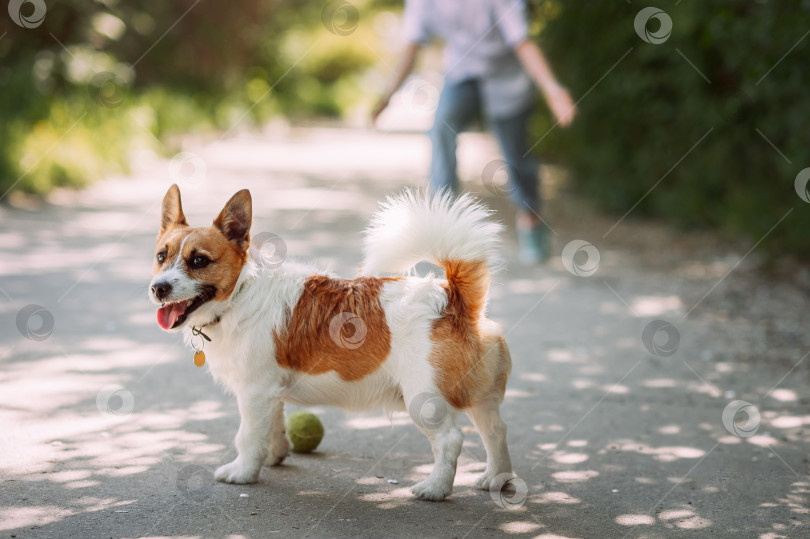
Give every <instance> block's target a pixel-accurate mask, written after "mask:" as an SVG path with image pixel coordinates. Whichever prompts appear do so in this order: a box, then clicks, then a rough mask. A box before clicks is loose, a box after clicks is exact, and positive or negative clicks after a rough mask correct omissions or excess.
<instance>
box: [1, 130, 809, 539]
mask: <svg viewBox="0 0 810 539" xmlns="http://www.w3.org/2000/svg"><path fill="white" fill-rule="evenodd" d="M428 150H429V148H428V142H427V140H426V138H425V137H423V136H421V135H408V134H383V135H381V134H377V133H370V132H365V131H352V130H338V129H298V130H292V131H290V132H287V133H283V134H273V133H268V134H264V135H241V136H238V137H235V138H232V139H229V140H227V141H223V142H217V143H210V144H207V145H201V146H198V147H195V148H191V149H190V151H191V152H192V153H193V154H194V155H187V156H185V157H186V159H185V160H183V156H181V158H177V159H175V160H174V161H173V162H172V161H156V162H154V163H153V164H151V165H149V166H148V167H145V168H144V170H141V171H139V172H138V174H136V175H135V176H134V177H132V178H120V179H111V180H108V181H104V182H101V183H98V184H96V185H94V186H93V187H91V188H90V189H88V190H87V191H84V192H81V193H78V194H65V193H63V194H61V195H57V196H55V197H53V199H52V200H51V201H50V202H49V203H47V204H44V205H42V206H41V207H39V208H30V209H22V208H18V207H16V208H15V207H8V206H6V207H2V208H0V260H2V262H0V289H1V290H0V316H2V320H3V322H2V324H0V433H2V436H0V474H1V475H0V478H1V479H2V487H0V537H137V536H158V535H173V536H202V537H223V536H234V537H297V536H309V537H421V536H431V537H478V536H487V537H488V536H501V535H504V534H506V535H514V536H540V537H625V536H626V537H681V536H683V537H707V536H710V537H735V538H737V537H762V538H766V537H767V538H771V537H807V536H808V535H809V534H810V516H809V515H808V512H810V477H808V472H809V470H810V469H809V465H808V454H810V411H808V405H809V404H810V399H809V398H808V391H807V387H808V381H810V380H809V379H808V378H809V377H808V372H810V370H809V369H808V365H810V360H807V359H806V357H807V353H808V351H809V350H810V341H809V340H808V337H807V335H806V328H807V327H808V323H810V320H809V319H808V316H809V315H810V313H808V309H807V308H806V306H807V300H808V298H807V295H806V293H804V292H801V291H800V290H798V289H796V288H794V287H792V286H791V285H788V284H785V283H777V282H773V283H772V282H767V281H762V280H758V278H757V277H756V275H755V273H753V272H752V271H749V270H750V268H748V267H747V264H748V262H750V260H751V258H750V257H744V256H743V255H745V251H746V249H745V248H743V249H741V250H739V252H737V251H735V250H734V249H733V248H729V249H727V250H726V251H723V252H718V251H715V250H714V249H713V248H707V249H705V250H704V251H700V250H693V249H692V248H691V245H692V243H690V241H692V239H690V238H689V237H684V236H679V235H677V234H674V233H671V232H667V231H663V232H660V234H661V235H656V234H658V233H657V232H655V233H653V232H654V231H653V232H651V230H652V229H651V228H648V227H644V228H639V227H638V225H634V224H632V223H631V222H622V224H621V225H619V226H618V227H616V228H615V229H614V228H612V226H613V224H614V223H615V220H613V219H605V218H601V217H598V216H594V215H592V214H591V213H589V210H587V209H584V210H583V209H582V208H581V207H580V206H577V205H576V204H574V203H573V202H571V201H569V200H568V198H567V196H568V195H566V194H562V195H560V196H559V197H557V198H552V200H551V201H550V203H549V214H550V215H552V217H553V221H552V224H553V226H554V232H555V252H556V253H557V255H558V256H557V257H555V258H554V259H553V260H552V261H551V263H549V264H548V265H547V266H546V267H539V268H524V267H520V266H519V265H517V263H516V261H515V256H514V255H515V247H514V239H513V237H512V235H510V236H509V237H508V238H507V247H506V255H507V259H508V262H509V264H508V267H507V269H506V270H505V271H504V272H502V273H500V274H499V275H498V276H497V278H496V282H495V283H494V284H493V288H492V294H491V295H492V299H491V303H490V316H491V318H493V319H495V320H497V321H499V322H501V323H502V324H503V326H504V327H505V329H506V331H507V341H508V342H509V345H510V347H511V350H512V356H513V360H514V370H513V374H512V377H511V380H510V383H509V386H508V387H509V389H508V392H507V398H506V402H505V405H504V407H503V414H504V418H505V420H506V422H507V423H508V424H509V427H510V430H509V443H510V447H511V452H512V456H513V461H514V466H515V472H516V473H517V475H518V476H519V477H520V480H521V482H522V483H519V484H518V486H520V485H522V484H523V483H525V486H526V492H525V495H521V494H520V493H518V494H516V496H515V497H513V498H512V499H511V500H504V499H502V498H499V497H498V496H491V494H490V493H488V492H482V491H478V490H476V489H475V488H474V487H473V486H472V484H473V480H474V478H475V477H476V476H477V474H478V473H480V472H481V471H482V470H483V468H484V464H483V458H484V451H483V447H482V444H481V441H480V438H479V437H478V435H477V434H475V433H474V431H473V430H472V428H471V427H470V426H469V423H468V422H467V421H466V419H464V420H463V421H462V423H463V425H464V431H465V433H466V438H465V443H464V451H463V452H462V457H461V459H460V462H459V470H458V475H457V478H456V486H455V492H454V494H453V495H452V496H451V497H450V498H449V499H447V500H446V501H444V502H441V503H430V502H423V501H419V500H416V499H414V498H413V497H412V496H411V495H410V492H409V487H410V485H412V484H413V483H415V482H416V481H418V480H420V479H421V478H423V477H424V476H425V475H426V474H427V473H428V471H429V470H430V465H431V462H432V456H431V453H430V447H429V444H428V442H427V440H426V439H425V438H424V437H423V436H422V435H421V434H420V433H419V432H418V430H417V429H416V428H415V427H414V426H413V425H412V424H411V423H410V420H409V419H408V418H407V416H405V415H401V416H395V417H394V418H393V420H389V418H387V417H385V416H384V415H382V414H381V413H380V414H367V415H347V414H344V413H343V412H341V411H338V410H332V409H326V408H323V409H321V408H315V409H312V410H313V411H314V412H315V413H317V414H318V415H319V416H320V417H321V418H322V419H323V422H324V424H325V426H326V437H325V439H324V440H323V442H322V444H321V446H320V447H319V450H318V452H317V453H315V454H312V455H306V456H301V455H295V454H293V455H292V456H291V457H290V458H289V459H288V460H287V461H286V462H285V465H284V466H282V467H279V468H273V469H269V468H265V469H264V470H263V471H262V475H261V482H260V483H259V484H256V485H249V486H235V485H226V484H221V483H216V482H214V481H213V475H212V474H213V470H214V469H215V468H216V467H217V466H218V465H220V464H222V463H225V462H229V461H230V460H232V458H233V457H234V449H233V437H234V435H235V433H236V429H237V427H238V419H239V417H238V412H237V409H236V403H235V400H234V399H233V398H232V397H231V396H229V395H225V394H224V393H223V391H222V390H221V389H220V388H219V387H217V386H216V385H215V384H214V383H213V381H212V379H211V377H210V375H209V374H208V373H207V372H206V370H205V369H198V368H196V367H195V366H194V365H193V362H192V355H191V353H190V351H189V350H187V349H186V348H184V346H183V345H182V343H181V342H180V340H179V337H178V336H172V335H168V334H166V333H164V332H162V331H161V330H160V329H159V328H158V325H157V323H156V321H155V314H154V309H153V307H152V306H151V305H150V304H149V303H148V302H147V300H146V287H147V284H148V282H149V279H150V274H151V257H152V251H153V246H154V238H155V235H156V233H157V227H158V218H159V204H160V201H161V198H162V196H163V194H164V193H165V191H166V189H167V188H168V186H169V185H170V184H171V183H172V181H173V180H176V181H178V183H179V184H180V187H181V191H182V194H183V202H184V206H185V210H186V214H187V217H188V219H189V222H190V223H191V224H194V225H199V224H204V223H208V222H210V220H211V219H213V217H214V216H215V215H216V213H217V212H218V211H219V209H220V208H221V207H222V205H223V204H224V203H225V201H226V200H227V199H228V197H229V196H230V195H231V194H233V193H234V192H235V191H237V190H238V189H241V188H245V187H246V188H249V189H250V190H251V192H252V194H253V199H254V216H255V220H254V226H253V233H254V235H255V234H258V233H260V232H271V233H274V234H277V235H278V236H280V237H282V238H283V239H284V241H285V243H286V246H287V250H288V257H292V258H304V259H315V260H317V261H319V262H320V263H321V264H323V265H325V266H329V267H331V268H332V269H333V270H334V271H336V272H338V273H341V274H344V275H353V274H354V272H355V270H356V266H357V264H358V263H359V262H360V239H361V237H360V232H361V230H362V228H363V227H364V226H365V222H366V220H367V218H368V216H369V214H370V212H371V211H372V210H373V209H374V208H375V206H376V204H377V203H378V201H380V200H381V199H382V198H383V197H384V196H385V195H386V194H387V193H390V192H394V191H398V190H399V189H400V188H402V187H403V186H420V185H422V184H423V181H424V179H423V177H424V171H425V170H426V168H427V159H428ZM195 156H196V157H195ZM497 158H498V156H497V153H496V152H495V150H494V148H493V146H492V144H491V143H490V142H489V141H488V139H486V138H485V137H481V136H469V137H467V138H465V140H464V143H463V147H462V155H461V159H460V160H461V162H462V163H464V167H465V168H464V170H463V174H464V175H465V176H468V177H471V178H473V179H474V180H475V181H472V182H470V183H469V184H468V188H470V189H472V190H477V191H479V192H480V193H481V195H482V196H483V197H484V198H485V200H487V202H488V203H490V204H491V205H493V206H494V207H496V208H497V209H498V212H499V217H501V218H502V219H503V220H504V221H506V222H507V223H511V222H512V219H513V216H512V214H511V213H510V212H511V210H510V207H509V204H508V203H507V202H506V201H505V200H504V199H503V197H497V196H495V194H493V192H491V191H497V189H493V188H491V186H490V189H489V190H488V189H485V188H484V187H483V186H482V185H481V180H480V177H481V176H480V173H476V171H481V170H483V169H484V168H485V166H486V165H487V164H488V163H490V162H491V161H492V160H494V159H497ZM184 163H185V164H184ZM203 164H204V166H203ZM195 166H196V168H195ZM203 168H204V169H205V170H203ZM801 211H807V208H806V207H804V208H801ZM782 226H790V222H789V219H788V220H786V222H785V223H784V224H783V225H782ZM606 232H609V235H608V234H606ZM512 233H513V232H512ZM661 238H666V241H667V242H668V243H666V244H663V245H662V244H661V241H663V240H661ZM573 240H583V241H585V242H588V243H589V244H592V245H593V246H594V247H593V248H592V249H591V248H590V247H588V246H587V245H584V244H579V245H580V246H583V245H584V248H583V249H580V251H579V252H578V253H576V254H575V253H574V252H575V251H576V249H575V248H572V247H569V250H571V249H573V250H571V251H570V253H569V252H566V256H564V257H561V256H560V254H561V253H562V252H563V248H564V247H565V246H567V245H571V244H570V243H569V242H571V241H573ZM749 246H750V245H749ZM589 249H591V250H589ZM595 253H598V255H599V260H598V264H597V263H596V258H595ZM569 255H570V256H569ZM752 256H753V255H752ZM741 259H742V260H743V261H742V263H739V262H740V260H741ZM566 264H567V265H566ZM592 270H593V271H592ZM577 274H578V275H577ZM29 305H35V306H40V307H41V308H40V307H28V306H29ZM657 321H658V322H657ZM43 324H44V327H41V326H43ZM735 401H739V404H735ZM746 403H747V404H746ZM292 409H294V408H293V407H288V412H289V411H291V410H292ZM724 410H726V414H725V417H724ZM735 410H740V413H738V414H736V419H737V421H736V422H735V421H734V416H735V414H734V412H735ZM746 412H747V413H746ZM741 420H742V421H741ZM510 502H512V504H511V505H510Z"/></svg>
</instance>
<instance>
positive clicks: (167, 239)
mask: <svg viewBox="0 0 810 539" xmlns="http://www.w3.org/2000/svg"><path fill="white" fill-rule="evenodd" d="M251 220H252V209H251V198H250V192H249V191H248V190H247V189H243V190H241V191H239V192H238V193H236V194H235V195H233V197H231V199H230V200H229V201H228V203H227V204H225V208H223V210H222V211H221V212H220V214H219V216H217V218H216V219H214V223H213V225H212V226H205V227H191V226H189V225H188V223H187V222H186V217H185V215H183V207H182V206H181V204H180V189H178V187H177V185H172V186H171V188H169V191H168V192H167V193H166V196H165V197H164V198H163V210H162V213H161V223H160V233H159V234H158V239H157V249H156V250H155V259H154V264H153V266H152V275H153V277H152V282H151V284H150V285H149V297H150V299H151V300H152V302H153V303H155V304H158V305H160V308H158V311H157V320H158V324H159V325H160V327H162V328H163V329H165V330H167V331H171V330H177V329H180V328H181V327H183V325H184V324H190V325H192V326H204V325H206V324H210V323H211V322H214V321H215V320H216V318H217V317H218V316H219V315H220V314H221V313H222V311H223V307H224V306H225V302H226V301H227V300H228V299H229V298H230V297H231V294H232V293H233V291H234V288H235V286H236V281H237V279H239V274H240V272H241V271H242V267H243V266H244V265H245V262H246V261H247V250H248V247H249V245H250V225H251Z"/></svg>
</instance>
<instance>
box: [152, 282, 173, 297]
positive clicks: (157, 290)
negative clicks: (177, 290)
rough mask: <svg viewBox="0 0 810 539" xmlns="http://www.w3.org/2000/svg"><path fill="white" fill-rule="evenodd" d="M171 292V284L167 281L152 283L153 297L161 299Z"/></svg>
mask: <svg viewBox="0 0 810 539" xmlns="http://www.w3.org/2000/svg"><path fill="white" fill-rule="evenodd" d="M171 292H172V285H170V284H169V283H157V284H154V285H152V294H154V296H155V299H157V300H162V299H163V298H165V297H166V296H168V295H169V294H171Z"/></svg>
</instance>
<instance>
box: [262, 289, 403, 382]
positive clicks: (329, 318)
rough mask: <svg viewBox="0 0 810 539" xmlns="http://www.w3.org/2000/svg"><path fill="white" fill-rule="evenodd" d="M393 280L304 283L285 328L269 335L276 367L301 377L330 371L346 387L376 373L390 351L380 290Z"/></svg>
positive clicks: (389, 340) (388, 333)
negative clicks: (273, 342) (274, 352)
mask: <svg viewBox="0 0 810 539" xmlns="http://www.w3.org/2000/svg"><path fill="white" fill-rule="evenodd" d="M395 279H396V278H377V277H361V278H359V279H351V280H348V279H334V278H331V277H326V276H323V275H315V276H312V277H310V278H308V279H307V280H306V282H305V283H304V290H303V292H302V293H301V297H300V298H299V299H298V303H297V304H296V305H295V308H294V309H293V312H292V313H290V316H289V319H288V321H287V324H286V327H285V328H284V330H283V331H281V332H279V333H274V334H273V339H274V341H275V345H276V361H277V362H278V364H279V365H280V366H282V367H284V368H287V369H293V370H296V371H301V372H305V373H307V374H323V373H326V372H330V371H334V372H336V373H337V374H338V376H340V378H341V379H343V380H346V381H353V380H360V379H362V378H364V377H366V376H368V375H369V374H371V373H373V372H374V371H376V370H377V369H378V368H379V367H380V365H382V363H383V362H384V361H385V360H386V358H387V357H388V354H389V352H390V351H391V332H390V330H389V328H388V324H387V323H386V321H385V313H384V312H383V309H382V305H381V304H380V297H379V296H380V290H381V289H382V286H383V285H384V284H385V283H386V282H387V281H392V280H395Z"/></svg>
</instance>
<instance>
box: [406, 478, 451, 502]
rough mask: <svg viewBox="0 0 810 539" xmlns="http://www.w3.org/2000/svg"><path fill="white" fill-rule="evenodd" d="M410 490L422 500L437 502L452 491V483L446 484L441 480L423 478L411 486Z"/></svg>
mask: <svg viewBox="0 0 810 539" xmlns="http://www.w3.org/2000/svg"><path fill="white" fill-rule="evenodd" d="M411 492H413V493H414V495H416V496H417V497H419V498H421V499H423V500H429V501H431V502H438V501H440V500H443V499H445V498H446V497H448V496H450V494H452V493H453V485H452V484H451V485H447V484H445V483H442V482H441V481H431V480H430V479H425V480H424V481H422V482H421V483H417V484H415V485H414V486H412V487H411Z"/></svg>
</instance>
